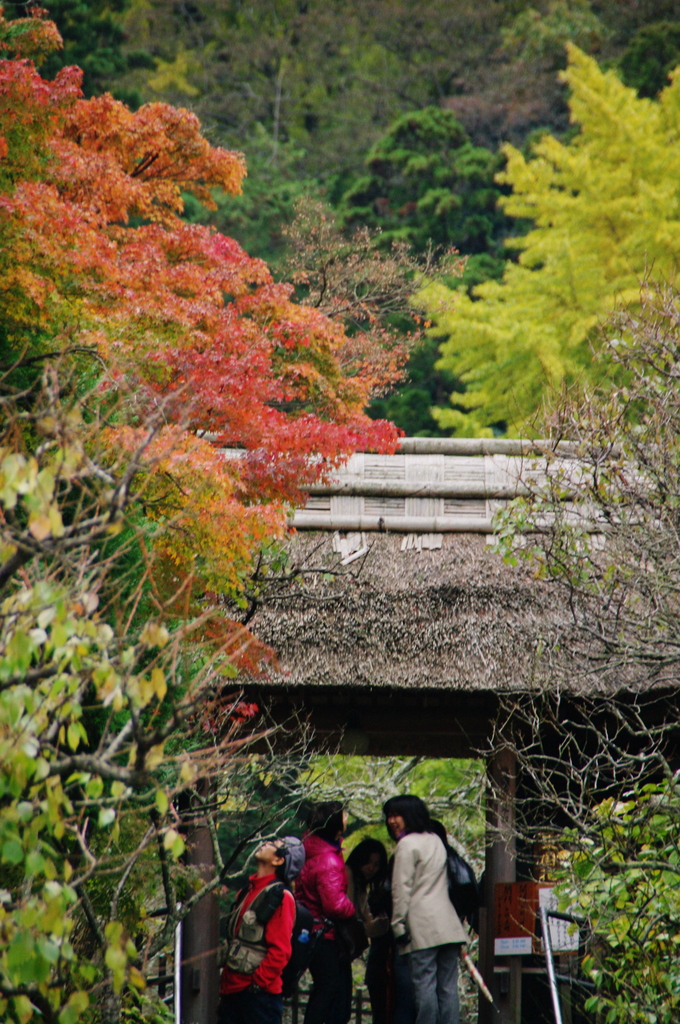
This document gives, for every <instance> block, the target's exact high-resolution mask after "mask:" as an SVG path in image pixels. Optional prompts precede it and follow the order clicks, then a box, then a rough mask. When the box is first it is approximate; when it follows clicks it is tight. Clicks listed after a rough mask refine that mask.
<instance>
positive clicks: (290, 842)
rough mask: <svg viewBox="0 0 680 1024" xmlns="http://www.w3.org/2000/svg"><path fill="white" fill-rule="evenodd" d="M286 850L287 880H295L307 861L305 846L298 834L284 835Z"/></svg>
mask: <svg viewBox="0 0 680 1024" xmlns="http://www.w3.org/2000/svg"><path fill="white" fill-rule="evenodd" d="M283 841H284V843H285V844H286V852H285V854H284V855H283V861H284V874H285V876H286V881H287V882H293V881H294V880H295V879H296V878H297V876H298V875H299V874H300V872H301V871H302V865H303V864H304V862H305V856H306V855H305V848H304V846H303V845H302V840H301V839H298V838H297V836H284V837H283Z"/></svg>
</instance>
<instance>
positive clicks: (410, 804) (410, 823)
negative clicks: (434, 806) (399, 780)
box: [383, 794, 433, 833]
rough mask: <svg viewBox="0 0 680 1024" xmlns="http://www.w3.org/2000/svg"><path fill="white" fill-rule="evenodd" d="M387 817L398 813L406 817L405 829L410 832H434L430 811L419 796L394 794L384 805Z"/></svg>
mask: <svg viewBox="0 0 680 1024" xmlns="http://www.w3.org/2000/svg"><path fill="white" fill-rule="evenodd" d="M383 814H384V815H385V819H387V818H389V817H391V816H392V815H398V816H399V817H400V818H403V819H404V829H405V831H406V832H407V833H410V832H432V831H433V829H432V822H431V820H430V812H429V811H428V809H427V807H426V806H425V804H424V803H423V801H422V800H421V799H420V797H419V796H411V795H410V794H405V795H404V796H392V797H390V799H389V800H387V801H386V803H385V804H384V806H383Z"/></svg>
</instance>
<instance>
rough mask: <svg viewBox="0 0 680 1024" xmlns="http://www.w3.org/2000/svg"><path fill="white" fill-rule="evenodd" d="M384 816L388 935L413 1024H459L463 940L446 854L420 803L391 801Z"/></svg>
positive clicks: (405, 799) (412, 799)
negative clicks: (400, 962) (404, 967)
mask: <svg viewBox="0 0 680 1024" xmlns="http://www.w3.org/2000/svg"><path fill="white" fill-rule="evenodd" d="M383 813H384V815H385V819H386V821H387V827H388V830H389V831H390V833H391V835H392V836H393V838H394V839H395V840H396V841H397V849H396V851H395V855H394V870H393V873H392V932H393V934H394V939H395V942H396V944H397V948H398V950H399V955H406V954H407V955H408V960H409V967H410V969H411V978H412V980H413V988H414V991H415V997H416V1008H417V1017H416V1024H437V1022H438V1024H459V1021H460V1009H459V1001H458V955H459V949H460V946H461V945H462V944H463V943H464V942H467V934H466V932H465V929H464V928H463V925H462V924H461V922H460V919H459V917H458V915H457V913H456V911H455V909H454V907H453V904H452V903H451V901H450V899H449V892H448V875H447V866H446V862H447V858H446V849H445V847H444V844H443V843H442V841H441V840H440V838H439V836H437V835H436V834H435V833H434V831H433V828H432V823H431V820H430V815H429V812H428V810H427V807H426V806H425V804H424V803H423V801H422V800H421V799H420V797H417V796H410V795H409V796H398V797H392V799H390V800H388V801H387V802H386V804H385V805H384V807H383Z"/></svg>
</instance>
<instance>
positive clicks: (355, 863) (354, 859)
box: [346, 839, 387, 889]
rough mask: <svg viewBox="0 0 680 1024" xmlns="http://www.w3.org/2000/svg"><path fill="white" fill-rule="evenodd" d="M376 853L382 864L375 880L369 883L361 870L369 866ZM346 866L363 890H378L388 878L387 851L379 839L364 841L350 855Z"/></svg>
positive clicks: (372, 879)
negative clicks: (366, 865)
mask: <svg viewBox="0 0 680 1024" xmlns="http://www.w3.org/2000/svg"><path fill="white" fill-rule="evenodd" d="M374 853H377V854H378V857H379V858H380V863H379V865H378V870H377V871H376V873H375V874H374V876H373V878H371V880H370V881H369V882H367V881H366V879H365V878H364V876H363V875H362V873H361V868H363V866H364V865H365V864H368V862H369V861H370V859H371V857H372V856H373V854H374ZM346 864H347V867H348V868H350V870H351V872H352V874H353V875H354V878H355V880H356V882H358V883H359V885H360V886H361V887H362V888H363V889H376V888H377V887H378V886H379V885H382V884H383V882H384V881H385V879H386V878H387V850H386V849H385V847H384V846H383V844H382V843H381V842H380V840H379V839H362V840H361V842H360V843H358V844H357V845H356V846H355V847H354V849H353V850H352V852H351V853H350V855H349V857H348V858H347V861H346Z"/></svg>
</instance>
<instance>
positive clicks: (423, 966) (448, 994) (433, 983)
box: [404, 942, 460, 1024]
mask: <svg viewBox="0 0 680 1024" xmlns="http://www.w3.org/2000/svg"><path fill="white" fill-rule="evenodd" d="M459 951H460V945H459V944H457V943H456V944H454V943H451V942H449V943H447V944H446V945H444V946H430V947H429V948H428V949H414V950H413V951H412V952H411V953H409V954H408V959H409V965H410V967H411V978H412V979H413V988H414V990H415V993H416V1006H417V1008H418V1016H417V1017H416V1024H460V1009H459V1005H458V954H459ZM404 959H406V957H404Z"/></svg>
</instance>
